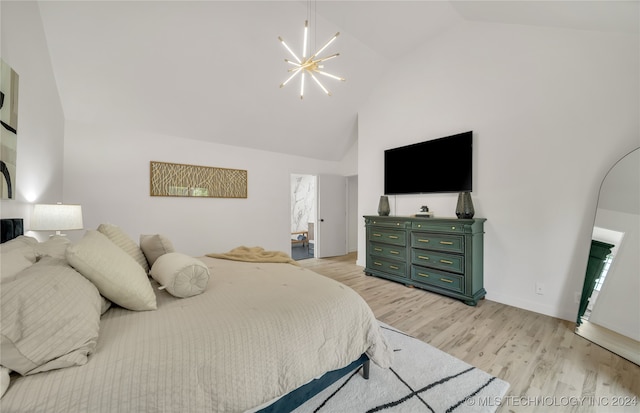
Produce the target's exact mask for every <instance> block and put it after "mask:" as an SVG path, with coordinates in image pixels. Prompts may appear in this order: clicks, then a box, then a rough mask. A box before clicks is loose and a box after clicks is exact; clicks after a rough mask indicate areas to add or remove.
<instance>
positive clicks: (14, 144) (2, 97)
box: [0, 60, 18, 199]
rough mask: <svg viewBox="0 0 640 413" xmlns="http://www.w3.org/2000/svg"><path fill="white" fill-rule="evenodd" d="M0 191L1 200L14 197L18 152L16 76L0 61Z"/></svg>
mask: <svg viewBox="0 0 640 413" xmlns="http://www.w3.org/2000/svg"><path fill="white" fill-rule="evenodd" d="M0 65H1V67H0V121H1V123H2V127H0V172H1V173H2V176H1V177H0V191H1V192H2V199H14V198H15V196H16V159H17V152H18V74H17V73H16V72H15V71H14V70H13V69H11V67H10V66H9V65H8V64H6V63H5V62H4V61H3V60H0Z"/></svg>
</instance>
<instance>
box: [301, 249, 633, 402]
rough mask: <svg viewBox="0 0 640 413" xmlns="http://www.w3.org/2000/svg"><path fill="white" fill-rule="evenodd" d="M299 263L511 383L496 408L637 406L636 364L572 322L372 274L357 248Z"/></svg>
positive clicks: (384, 316)
mask: <svg viewBox="0 0 640 413" xmlns="http://www.w3.org/2000/svg"><path fill="white" fill-rule="evenodd" d="M299 263H300V264H301V265H302V266H303V267H305V268H309V269H311V270H313V271H315V272H317V273H320V274H322V275H325V276H327V277H330V278H332V279H335V280H337V281H340V282H342V283H343V284H346V285H348V286H349V287H351V288H353V289H354V290H355V291H356V292H358V293H359V294H360V295H361V296H362V297H363V298H364V299H365V301H367V303H368V304H369V306H370V307H371V308H372V310H373V312H374V314H375V316H376V318H378V319H379V320H380V321H383V322H385V323H387V324H390V325H392V326H394V327H396V328H398V329H400V330H402V331H404V332H406V333H408V334H410V335H412V336H414V337H417V338H419V339H420V340H423V341H425V342H427V343H429V344H430V345H432V346H434V347H436V348H438V349H440V350H442V351H444V352H446V353H449V354H451V355H452V356H455V357H457V358H459V359H461V360H464V361H465V362H467V363H468V364H471V365H473V366H475V367H478V368H480V369H482V370H484V371H486V372H488V373H491V374H493V375H495V376H497V377H499V378H501V379H503V380H505V381H507V382H509V384H510V385H511V387H510V388H509V392H508V393H507V397H505V399H503V401H502V403H503V404H502V405H501V406H500V407H499V408H498V412H500V413H505V412H539V411H554V412H614V413H616V412H626V411H634V412H638V411H640V407H638V406H640V367H639V366H637V365H635V364H633V363H631V362H630V361H627V360H625V359H623V358H622V357H619V356H617V355H615V354H613V353H611V352H609V351H608V350H605V349H603V348H602V347H599V346H598V345H596V344H593V343H591V342H589V341H587V340H586V339H584V338H582V337H580V336H578V335H576V334H575V333H574V328H575V323H572V322H569V321H565V320H560V319H557V318H553V317H549V316H546V315H542V314H538V313H534V312H531V311H527V310H522V309H519V308H516V307H511V306H508V305H504V304H499V303H496V302H492V301H489V300H481V301H480V302H479V303H478V305H477V306H476V307H470V306H467V305H465V304H464V303H462V302H460V301H458V300H454V299H451V298H448V297H444V296H441V295H438V294H433V293H431V292H428V291H424V290H421V289H418V288H410V287H407V286H405V285H403V284H400V283H395V282H392V281H388V280H384V279H381V278H377V277H370V276H367V275H365V274H364V273H363V268H362V267H360V266H357V265H356V254H355V253H352V254H349V255H345V256H343V257H334V258H325V259H315V258H313V259H307V260H302V261H299ZM620 403H622V404H632V405H633V404H634V403H635V406H628V407H627V408H620V407H617V406H614V405H615V404H620ZM598 404H599V405H600V407H597V406H596V405H598Z"/></svg>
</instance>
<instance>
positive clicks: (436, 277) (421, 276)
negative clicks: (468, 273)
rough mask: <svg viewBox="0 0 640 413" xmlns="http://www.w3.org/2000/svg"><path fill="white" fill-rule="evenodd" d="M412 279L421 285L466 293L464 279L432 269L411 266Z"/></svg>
mask: <svg viewBox="0 0 640 413" xmlns="http://www.w3.org/2000/svg"><path fill="white" fill-rule="evenodd" d="M411 279H412V280H414V281H416V282H419V283H421V284H428V285H434V286H437V287H440V288H445V289H447V290H451V291H456V292H460V293H462V292H464V277H462V276H461V275H455V274H450V273H445V272H443V271H438V270H434V269H432V268H426V267H419V266H417V265H412V266H411Z"/></svg>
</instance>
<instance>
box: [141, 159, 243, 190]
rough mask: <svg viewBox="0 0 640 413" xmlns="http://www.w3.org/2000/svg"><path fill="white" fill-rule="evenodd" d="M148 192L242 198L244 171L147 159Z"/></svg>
mask: <svg viewBox="0 0 640 413" xmlns="http://www.w3.org/2000/svg"><path fill="white" fill-rule="evenodd" d="M151 196H184V197H203V198H246V197H247V171H245V170H242V169H227V168H215V167H211V166H198V165H184V164H179V163H167V162H155V161H151Z"/></svg>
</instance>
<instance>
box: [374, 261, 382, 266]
mask: <svg viewBox="0 0 640 413" xmlns="http://www.w3.org/2000/svg"><path fill="white" fill-rule="evenodd" d="M373 265H377V266H381V265H382V263H381V262H375V261H374V262H373Z"/></svg>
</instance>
